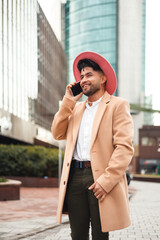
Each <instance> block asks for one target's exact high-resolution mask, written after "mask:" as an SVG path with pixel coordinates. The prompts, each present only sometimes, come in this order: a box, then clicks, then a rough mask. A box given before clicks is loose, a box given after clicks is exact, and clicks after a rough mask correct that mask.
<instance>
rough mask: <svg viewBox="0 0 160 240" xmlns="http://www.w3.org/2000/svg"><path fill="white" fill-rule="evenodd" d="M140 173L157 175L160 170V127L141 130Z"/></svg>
mask: <svg viewBox="0 0 160 240" xmlns="http://www.w3.org/2000/svg"><path fill="white" fill-rule="evenodd" d="M138 162H139V171H140V172H141V173H152V174H153V173H154V174H156V173H157V171H158V169H159V168H160V126H149V125H148V126H143V128H141V129H139V157H138Z"/></svg>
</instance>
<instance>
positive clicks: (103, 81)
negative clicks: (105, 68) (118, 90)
mask: <svg viewBox="0 0 160 240" xmlns="http://www.w3.org/2000/svg"><path fill="white" fill-rule="evenodd" d="M101 80H102V84H104V83H105V85H106V83H107V77H106V75H104V74H103V75H102V78H101Z"/></svg>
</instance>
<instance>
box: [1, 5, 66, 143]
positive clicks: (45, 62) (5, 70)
mask: <svg viewBox="0 0 160 240" xmlns="http://www.w3.org/2000/svg"><path fill="white" fill-rule="evenodd" d="M0 53H1V57H0V142H2V143H4V142H6V143H9V142H10V143H16V142H18V141H19V142H22V143H30V144H34V143H37V142H38V140H39V141H42V142H46V143H51V144H53V137H52V136H51V132H50V127H51V123H52V120H53V116H54V114H55V113H56V112H57V111H58V107H59V105H58V104H59V100H61V99H62V97H63V95H64V91H65V83H66V79H67V57H66V54H65V52H64V50H63V49H62V46H61V44H60V43H59V42H58V40H57V38H56V36H55V34H54V32H53V30H52V28H51V26H50V25H49V23H48V21H47V19H46V17H45V15H44V13H43V11H42V9H41V8H40V7H39V4H38V3H37V0H32V1H28V0H20V1H15V0H6V1H5V0H4V1H0Z"/></svg>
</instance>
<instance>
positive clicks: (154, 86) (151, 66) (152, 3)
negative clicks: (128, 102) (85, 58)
mask: <svg viewBox="0 0 160 240" xmlns="http://www.w3.org/2000/svg"><path fill="white" fill-rule="evenodd" d="M38 1H39V3H40V5H41V7H42V9H43V11H44V13H45V15H46V17H47V19H48V21H49V22H50V24H51V26H52V28H53V31H54V32H55V34H56V36H57V39H58V40H59V41H60V40H61V31H60V29H61V14H60V3H61V2H62V0H38ZM63 2H65V1H64V0H63ZM159 13H160V0H146V59H145V62H146V66H145V69H146V70H145V76H146V78H145V83H146V84H145V88H146V95H147V96H149V95H152V99H153V103H152V104H153V108H154V109H160V73H159V69H160V60H159V57H160V27H159V23H160V14H159ZM156 119H157V120H156V124H158V123H159V125H160V114H157V116H156Z"/></svg>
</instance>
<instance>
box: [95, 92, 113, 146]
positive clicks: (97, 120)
mask: <svg viewBox="0 0 160 240" xmlns="http://www.w3.org/2000/svg"><path fill="white" fill-rule="evenodd" d="M110 98H111V95H109V94H108V93H107V92H105V93H104V96H103V98H102V100H101V102H100V104H99V107H98V110H97V112H96V115H95V118H94V122H93V128H92V137H91V148H92V146H93V143H94V141H95V139H96V135H97V132H98V128H99V125H100V122H101V119H102V117H103V114H104V112H105V110H106V108H107V106H108V103H109V102H110Z"/></svg>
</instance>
